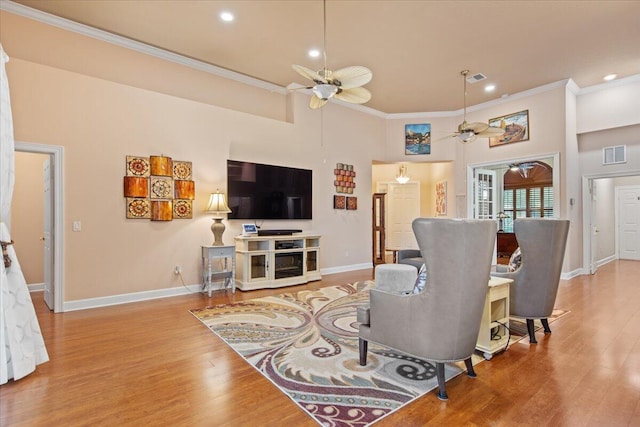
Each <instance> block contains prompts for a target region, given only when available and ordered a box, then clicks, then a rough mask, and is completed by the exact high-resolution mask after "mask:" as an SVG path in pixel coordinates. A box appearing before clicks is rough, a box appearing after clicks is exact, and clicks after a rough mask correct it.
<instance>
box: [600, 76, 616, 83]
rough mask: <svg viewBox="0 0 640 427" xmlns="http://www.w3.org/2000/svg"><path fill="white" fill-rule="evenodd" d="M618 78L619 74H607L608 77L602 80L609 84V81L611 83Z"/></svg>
mask: <svg viewBox="0 0 640 427" xmlns="http://www.w3.org/2000/svg"><path fill="white" fill-rule="evenodd" d="M616 77H618V75H617V74H607V75H606V76H604V77H603V78H602V79H603V80H605V81H607V82H608V81H610V80H613V79H615V78H616Z"/></svg>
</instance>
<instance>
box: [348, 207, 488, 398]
mask: <svg viewBox="0 0 640 427" xmlns="http://www.w3.org/2000/svg"><path fill="white" fill-rule="evenodd" d="M496 228H497V227H496V223H495V221H491V220H458V219H441V218H417V219H415V220H414V221H413V232H414V234H415V236H416V239H417V240H418V245H419V247H420V251H421V253H422V255H423V256H424V259H425V261H426V269H427V278H426V285H425V287H424V289H423V291H422V292H419V293H417V294H410V295H400V294H395V293H390V292H385V291H383V290H381V289H372V290H371V291H370V307H369V309H368V310H367V309H363V310H360V311H359V312H358V321H359V322H360V323H361V324H360V327H359V338H360V340H359V344H360V364H361V365H363V366H364V365H366V363H367V350H368V341H373V342H376V343H378V344H381V345H383V346H388V347H392V348H394V349H397V350H400V351H402V352H405V353H408V354H411V355H413V356H416V357H419V358H422V359H426V360H430V361H433V362H435V364H436V375H437V378H438V386H439V392H438V397H439V398H440V399H442V400H446V399H447V392H446V389H445V378H444V363H445V362H453V361H459V360H464V361H465V365H466V367H467V374H468V375H469V376H472V377H473V376H475V372H474V371H473V366H472V364H471V355H472V354H473V352H474V350H475V346H476V341H477V340H478V332H479V329H480V320H481V317H482V310H483V308H484V302H485V297H486V294H487V289H488V280H489V273H490V270H491V260H492V256H493V249H494V246H495V239H496Z"/></svg>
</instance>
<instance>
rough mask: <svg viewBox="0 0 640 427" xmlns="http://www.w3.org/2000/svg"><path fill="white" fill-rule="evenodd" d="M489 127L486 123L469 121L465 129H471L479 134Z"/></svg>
mask: <svg viewBox="0 0 640 427" xmlns="http://www.w3.org/2000/svg"><path fill="white" fill-rule="evenodd" d="M488 127H489V125H488V124H486V123H480V122H475V123H467V124H466V126H465V127H464V129H465V130H470V131H472V132H473V133H475V134H476V135H477V134H479V133H482V132H484V131H485V130H487V128H488Z"/></svg>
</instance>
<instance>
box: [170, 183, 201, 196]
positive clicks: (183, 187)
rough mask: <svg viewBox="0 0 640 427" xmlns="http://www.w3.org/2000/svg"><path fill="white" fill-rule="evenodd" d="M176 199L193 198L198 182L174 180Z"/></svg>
mask: <svg viewBox="0 0 640 427" xmlns="http://www.w3.org/2000/svg"><path fill="white" fill-rule="evenodd" d="M173 186H174V192H173V197H174V198H175V199H187V200H193V199H194V198H195V193H196V184H195V182H193V181H180V180H175V181H173Z"/></svg>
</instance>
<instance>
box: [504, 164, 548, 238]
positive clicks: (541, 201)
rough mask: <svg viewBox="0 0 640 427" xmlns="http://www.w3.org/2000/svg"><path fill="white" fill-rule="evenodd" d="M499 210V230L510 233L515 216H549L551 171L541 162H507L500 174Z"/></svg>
mask: <svg viewBox="0 0 640 427" xmlns="http://www.w3.org/2000/svg"><path fill="white" fill-rule="evenodd" d="M502 211H503V212H504V213H505V214H506V215H507V216H508V218H505V219H504V222H503V230H504V231H505V232H508V233H513V220H514V219H515V218H528V217H531V218H543V217H551V216H553V173H552V169H551V166H549V165H547V164H546V163H542V162H538V161H535V162H525V163H520V164H517V165H511V169H509V170H508V171H507V172H505V174H504V191H503V196H502Z"/></svg>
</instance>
